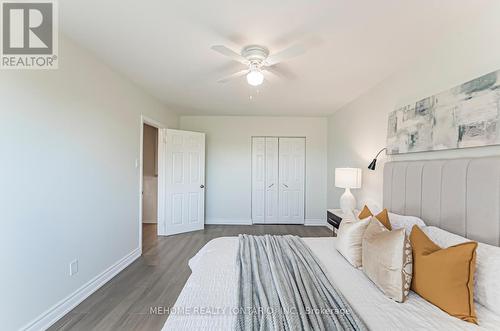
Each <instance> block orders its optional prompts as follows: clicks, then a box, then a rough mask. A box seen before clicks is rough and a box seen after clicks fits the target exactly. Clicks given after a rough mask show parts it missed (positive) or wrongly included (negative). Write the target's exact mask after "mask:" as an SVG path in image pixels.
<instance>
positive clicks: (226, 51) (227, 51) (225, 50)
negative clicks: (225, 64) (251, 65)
mask: <svg viewBox="0 0 500 331" xmlns="http://www.w3.org/2000/svg"><path fill="white" fill-rule="evenodd" d="M211 48H212V49H213V50H214V51H216V52H217V53H220V54H222V55H224V56H227V57H229V58H231V59H233V60H234V61H238V62H241V63H243V64H248V60H247V59H245V58H244V57H243V56H241V55H240V54H238V53H236V52H235V51H233V50H232V49H229V48H227V47H226V46H224V45H214V46H212V47H211Z"/></svg>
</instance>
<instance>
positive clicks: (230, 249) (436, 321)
mask: <svg viewBox="0 0 500 331" xmlns="http://www.w3.org/2000/svg"><path fill="white" fill-rule="evenodd" d="M304 241H305V242H306V244H307V245H308V246H309V247H310V248H311V250H312V251H313V253H314V254H316V256H317V257H318V258H319V259H320V260H321V262H322V263H323V265H324V267H325V268H326V270H327V271H328V273H329V275H330V277H331V280H332V282H333V283H334V285H336V286H337V288H338V289H339V290H340V291H341V292H342V294H343V295H344V297H345V298H346V299H347V301H348V302H349V304H350V305H351V307H352V309H353V310H354V311H356V312H357V314H358V316H359V317H360V318H361V319H362V320H363V321H364V322H365V323H366V325H367V326H368V328H369V329H370V330H380V331H388V330H500V316H498V315H495V314H494V313H493V312H491V311H489V310H487V309H486V308H484V307H483V306H481V305H479V304H477V303H476V312H477V316H478V320H479V326H477V325H474V324H471V323H467V322H464V321H461V320H459V319H457V318H454V317H452V316H450V315H448V314H446V313H445V312H443V311H441V310H440V309H439V308H437V307H435V306H434V305H432V304H430V303H429V302H427V301H425V300H424V299H422V298H421V297H420V296H418V295H417V294H415V293H413V292H411V293H410V296H409V297H408V300H407V301H406V302H405V303H397V302H394V301H392V300H391V299H388V298H387V297H385V296H384V295H383V294H382V292H380V290H379V289H378V288H377V287H376V286H375V285H374V284H373V283H372V282H371V281H370V280H369V279H368V278H367V277H366V276H365V275H364V274H363V272H362V271H361V270H357V269H355V268H353V267H352V266H351V265H350V264H349V263H348V262H347V261H346V260H345V259H344V258H343V257H342V255H340V254H339V253H338V252H337V251H336V249H335V246H334V241H335V238H304ZM237 244H238V240H237V238H236V237H223V238H217V239H214V240H212V241H210V242H209V243H207V244H206V245H205V246H204V247H203V248H202V249H201V250H200V251H199V252H198V253H197V254H196V255H195V256H194V257H193V258H192V259H191V260H190V261H189V266H190V267H191V270H192V271H193V273H192V275H191V276H190V277H189V279H188V281H187V282H186V285H185V287H184V289H183V290H182V292H181V294H180V295H179V298H178V299H177V302H176V303H175V306H174V307H173V309H172V311H171V312H170V316H169V318H168V320H167V322H166V323H165V326H164V327H163V330H176V331H177V330H232V329H233V328H234V322H235V318H236V315H235V314H234V311H232V310H233V309H234V308H236V288H237V286H236V285H237V277H236V268H235V260H236V250H237Z"/></svg>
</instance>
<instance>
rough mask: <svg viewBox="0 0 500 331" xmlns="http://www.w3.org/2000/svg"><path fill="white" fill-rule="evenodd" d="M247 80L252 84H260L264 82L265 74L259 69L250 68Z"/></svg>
mask: <svg viewBox="0 0 500 331" xmlns="http://www.w3.org/2000/svg"><path fill="white" fill-rule="evenodd" d="M247 82H248V84H250V85H252V86H259V85H260V84H262V83H263V82H264V74H263V73H262V71H260V70H259V69H253V70H250V72H249V73H248V74H247Z"/></svg>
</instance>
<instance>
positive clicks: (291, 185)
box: [278, 138, 305, 224]
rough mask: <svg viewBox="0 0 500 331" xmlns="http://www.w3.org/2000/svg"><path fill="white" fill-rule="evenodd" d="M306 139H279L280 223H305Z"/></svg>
mask: <svg viewBox="0 0 500 331" xmlns="http://www.w3.org/2000/svg"><path fill="white" fill-rule="evenodd" d="M304 176H305V139H304V138H279V216H278V220H279V222H280V223H292V224H303V223H304Z"/></svg>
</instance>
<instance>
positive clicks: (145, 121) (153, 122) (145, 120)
mask: <svg viewBox="0 0 500 331" xmlns="http://www.w3.org/2000/svg"><path fill="white" fill-rule="evenodd" d="M144 124H147V125H150V126H152V127H155V128H156V129H157V130H158V143H157V148H158V150H157V151H156V152H157V155H158V157H157V160H156V162H158V164H157V167H158V188H157V189H158V196H157V198H158V203H157V205H158V208H157V210H156V218H157V220H156V230H157V233H156V234H157V235H158V236H159V235H160V226H159V225H160V201H162V200H161V199H162V198H163V195H164V190H163V189H160V187H161V185H160V169H163V168H162V167H163V162H162V160H163V151H162V149H161V140H160V139H161V135H160V134H161V130H162V129H166V128H167V126H166V125H164V124H163V123H161V122H159V121H157V120H154V119H152V118H150V117H147V116H145V115H144V114H141V127H140V138H139V164H138V168H139V222H138V223H139V251H140V252H141V255H142V190H143V175H142V171H143V169H142V168H143V162H144V160H143V158H144V151H143V143H144Z"/></svg>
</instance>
